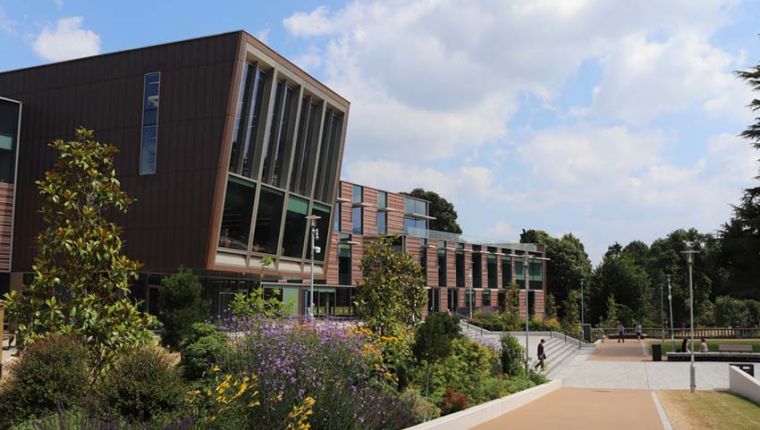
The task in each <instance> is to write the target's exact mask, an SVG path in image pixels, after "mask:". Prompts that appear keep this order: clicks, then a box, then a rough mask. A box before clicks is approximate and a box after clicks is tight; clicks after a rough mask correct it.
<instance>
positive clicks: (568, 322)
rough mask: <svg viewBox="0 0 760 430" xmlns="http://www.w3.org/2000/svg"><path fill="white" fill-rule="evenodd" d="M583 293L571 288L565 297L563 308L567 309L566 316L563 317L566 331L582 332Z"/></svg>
mask: <svg viewBox="0 0 760 430" xmlns="http://www.w3.org/2000/svg"><path fill="white" fill-rule="evenodd" d="M580 307H581V293H580V291H578V290H570V293H569V294H568V295H567V299H565V303H564V305H563V308H564V309H565V316H564V318H562V329H563V330H564V331H565V333H576V334H577V333H580V332H581V318H580V315H581V310H580Z"/></svg>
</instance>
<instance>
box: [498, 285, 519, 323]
mask: <svg viewBox="0 0 760 430" xmlns="http://www.w3.org/2000/svg"><path fill="white" fill-rule="evenodd" d="M502 318H503V320H504V330H520V328H519V327H521V326H522V324H521V318H520V290H519V289H518V288H517V283H516V282H515V281H512V283H511V284H509V289H508V290H507V304H506V309H505V310H504V313H503V314H502Z"/></svg>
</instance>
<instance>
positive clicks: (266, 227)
mask: <svg viewBox="0 0 760 430" xmlns="http://www.w3.org/2000/svg"><path fill="white" fill-rule="evenodd" d="M284 198H285V195H284V193H283V192H282V191H278V190H275V189H272V188H267V187H261V190H260V191H259V208H258V212H257V213H256V230H255V231H254V232H253V251H255V252H262V253H265V254H276V253H277V241H278V240H279V237H280V223H281V221H282V206H283V200H284Z"/></svg>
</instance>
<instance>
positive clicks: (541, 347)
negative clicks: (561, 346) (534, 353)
mask: <svg viewBox="0 0 760 430" xmlns="http://www.w3.org/2000/svg"><path fill="white" fill-rule="evenodd" d="M544 360H546V354H545V353H544V340H543V339H541V342H539V343H538V362H537V363H536V365H535V366H534V369H536V370H538V366H541V370H542V371H543V370H544Z"/></svg>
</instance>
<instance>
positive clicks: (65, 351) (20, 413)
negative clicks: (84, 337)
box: [0, 335, 89, 426]
mask: <svg viewBox="0 0 760 430" xmlns="http://www.w3.org/2000/svg"><path fill="white" fill-rule="evenodd" d="M4 370H6V371H8V370H9V371H10V375H9V376H8V377H7V378H6V380H4V381H3V384H2V385H0V424H2V425H4V426H7V425H9V424H14V423H20V422H22V421H25V420H27V419H29V418H30V417H44V416H46V415H49V414H51V413H53V412H54V411H56V410H57V409H58V408H69V407H73V406H77V405H81V404H82V403H83V402H84V398H85V394H86V392H87V387H88V383H89V370H88V368H87V349H86V348H85V347H84V346H83V345H82V344H81V343H80V342H79V341H78V340H77V339H75V338H73V337H69V336H61V335H54V336H50V337H48V338H44V339H38V341H37V342H35V343H34V344H32V345H30V346H29V347H28V348H27V349H26V350H25V351H24V353H23V354H22V355H21V357H20V359H19V360H18V361H17V362H15V363H14V364H13V365H12V366H10V368H9V369H4Z"/></svg>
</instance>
